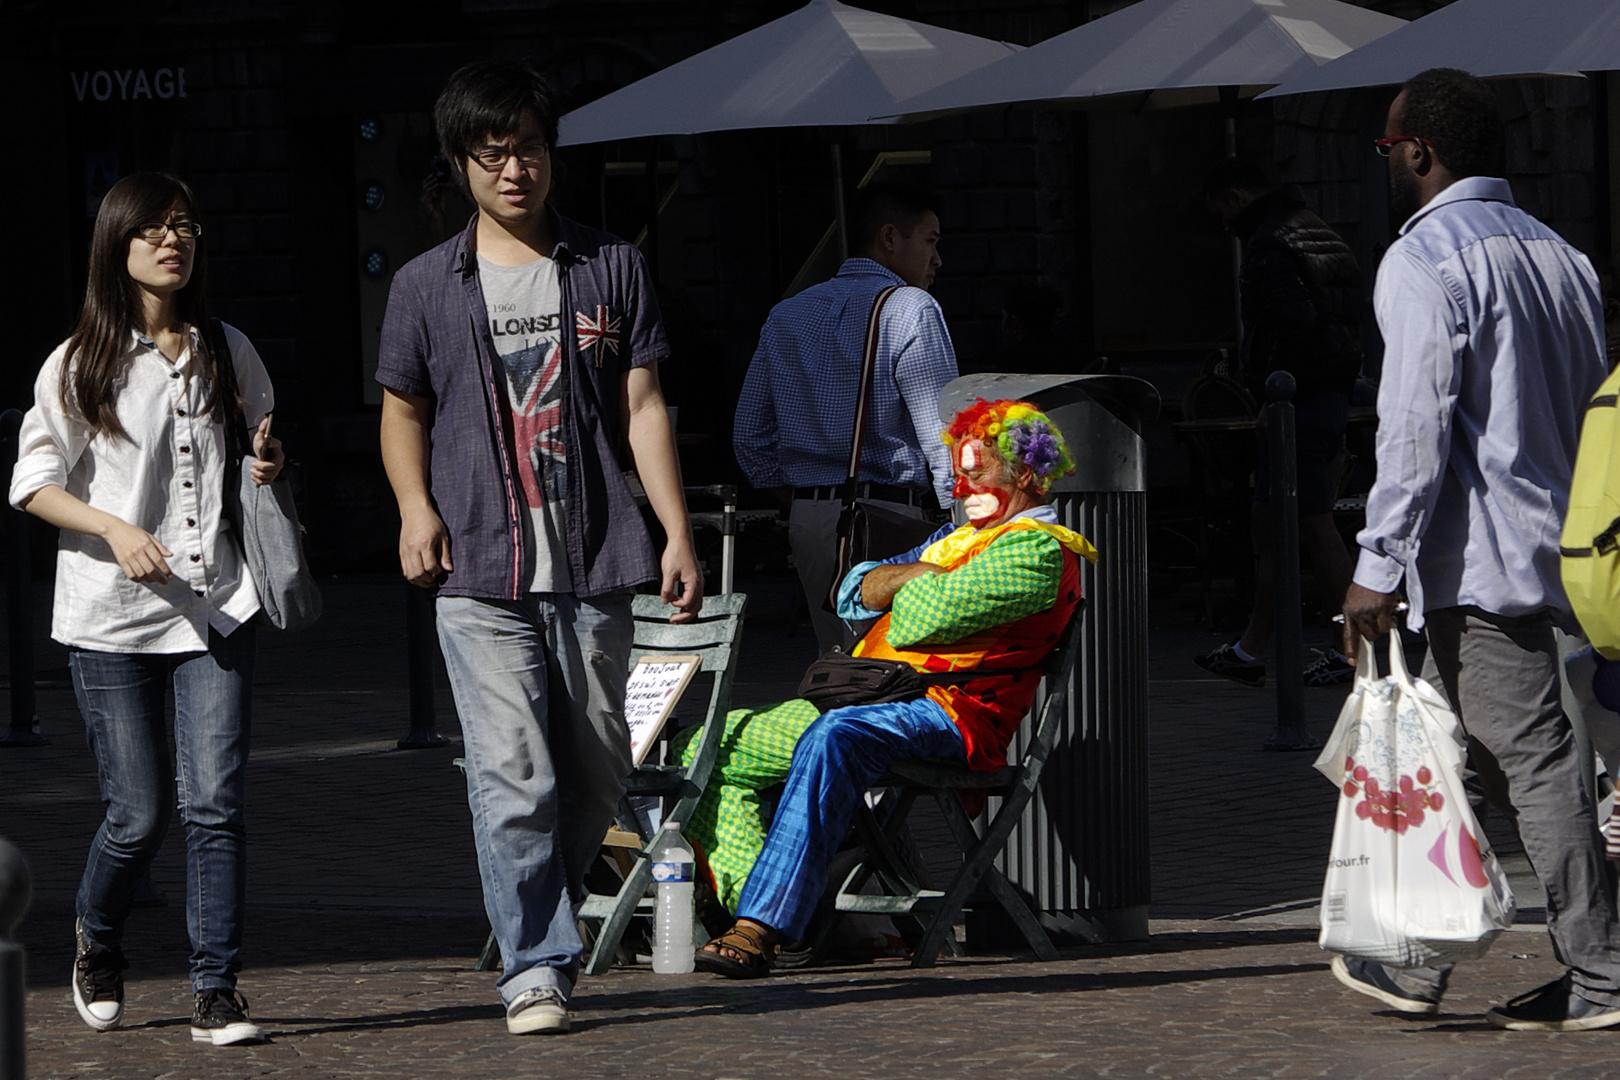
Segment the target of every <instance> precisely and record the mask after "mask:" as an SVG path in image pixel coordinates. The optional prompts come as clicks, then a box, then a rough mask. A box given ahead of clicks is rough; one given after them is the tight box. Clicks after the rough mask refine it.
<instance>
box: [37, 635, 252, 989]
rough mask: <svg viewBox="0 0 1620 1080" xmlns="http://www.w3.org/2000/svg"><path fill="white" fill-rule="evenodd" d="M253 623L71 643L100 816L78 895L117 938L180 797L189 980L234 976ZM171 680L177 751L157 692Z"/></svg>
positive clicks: (93, 929)
mask: <svg viewBox="0 0 1620 1080" xmlns="http://www.w3.org/2000/svg"><path fill="white" fill-rule="evenodd" d="M253 657H254V629H253V627H252V625H247V626H243V627H241V628H239V629H238V630H236V631H235V632H234V633H232V634H231V636H230V637H222V636H220V634H219V633H218V632H217V631H214V630H209V632H208V651H207V652H205V653H179V654H150V653H145V654H143V653H107V652H93V651H90V650H88V649H74V650H73V651H72V652H71V653H70V654H69V656H68V666H69V667H70V669H71V670H72V672H73V691H74V693H75V694H76V695H77V696H78V699H79V711H80V712H81V713H83V714H84V723H85V728H86V730H87V733H88V735H89V740H90V750H91V753H93V754H94V755H95V759H96V773H97V779H98V781H99V783H100V785H101V801H102V803H103V804H104V805H105V806H106V818H105V820H103V821H102V823H101V828H100V829H98V830H97V831H96V837H95V840H93V841H92V842H91V844H90V858H89V859H88V861H87V862H86V864H85V868H84V877H83V879H82V880H81V881H80V882H79V896H78V901H77V904H76V908H77V913H78V916H79V921H80V924H81V925H82V927H83V929H84V932H85V934H86V935H88V936H89V938H90V939H91V940H92V941H94V942H96V943H97V944H99V945H103V946H106V947H108V948H119V947H120V946H121V942H122V938H123V932H124V921H125V919H127V918H128V917H129V912H130V907H131V906H132V904H133V901H134V898H135V890H136V888H137V887H138V886H139V885H140V883H141V879H142V878H143V877H144V876H145V874H146V869H147V867H148V866H149V865H150V864H151V862H152V858H153V856H155V855H156V854H157V851H158V848H159V847H161V846H162V844H163V837H164V834H165V833H166V832H167V831H168V827H169V818H170V817H171V816H172V815H173V814H174V810H175V805H176V794H177V792H176V784H177V782H178V802H179V808H180V820H181V822H182V823H183V824H184V825H185V829H186V927H187V930H188V931H189V932H190V934H191V984H192V988H193V989H194V990H198V991H202V990H210V989H215V988H222V987H223V988H228V987H232V986H235V985H236V973H237V972H238V971H240V970H241V968H242V908H243V903H244V897H245V893H246V882H247V860H246V848H247V832H246V829H245V828H244V826H243V803H244V801H245V793H246V785H245V782H244V778H245V772H246V767H247V756H248V728H249V701H250V698H251V696H252V688H253ZM171 685H172V686H173V688H174V743H175V753H174V757H172V758H171V757H170V756H169V736H168V723H167V720H166V718H165V715H164V712H165V710H164V699H165V697H166V696H167V693H168V690H169V688H170V686H171Z"/></svg>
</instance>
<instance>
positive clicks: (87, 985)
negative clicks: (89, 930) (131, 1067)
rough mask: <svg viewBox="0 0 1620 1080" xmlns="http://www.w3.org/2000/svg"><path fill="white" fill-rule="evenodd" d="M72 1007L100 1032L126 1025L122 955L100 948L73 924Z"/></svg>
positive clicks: (115, 951)
mask: <svg viewBox="0 0 1620 1080" xmlns="http://www.w3.org/2000/svg"><path fill="white" fill-rule="evenodd" d="M73 936H74V939H75V947H74V950H73V1007H74V1008H75V1009H77V1010H78V1011H79V1019H81V1020H83V1021H84V1022H85V1023H86V1024H89V1025H90V1026H91V1027H92V1028H94V1029H96V1030H97V1031H111V1030H112V1029H113V1028H115V1027H117V1026H118V1025H119V1024H121V1023H123V1022H124V969H125V968H127V967H129V964H127V963H125V961H124V956H123V953H122V952H120V951H119V950H117V949H109V948H106V947H105V946H102V945H97V944H96V943H95V942H93V941H91V940H90V939H89V938H88V937H86V936H85V933H84V927H83V925H81V924H80V922H79V921H78V920H77V919H75V920H74V921H73Z"/></svg>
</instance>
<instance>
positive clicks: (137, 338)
mask: <svg viewBox="0 0 1620 1080" xmlns="http://www.w3.org/2000/svg"><path fill="white" fill-rule="evenodd" d="M129 336H130V339H131V344H130V348H132V349H133V348H146V349H154V350H155V349H156V348H157V342H155V341H153V340H152V339H151V338H149V337H147V336H146V333H145V332H144V331H141V330H133V329H132V330H130V332H129ZM186 336H187V337H189V338H190V339H191V343H192V344H193V345H195V344H196V343H197V328H196V327H195V326H188V327H186Z"/></svg>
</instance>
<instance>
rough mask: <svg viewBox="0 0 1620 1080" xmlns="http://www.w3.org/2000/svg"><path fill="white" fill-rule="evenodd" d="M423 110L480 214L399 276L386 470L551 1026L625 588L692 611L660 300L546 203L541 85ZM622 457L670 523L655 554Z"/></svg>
mask: <svg viewBox="0 0 1620 1080" xmlns="http://www.w3.org/2000/svg"><path fill="white" fill-rule="evenodd" d="M434 123H435V125H436V126H437V128H438V133H439V140H440V143H441V146H442V148H443V153H444V157H445V159H446V160H447V161H449V162H450V164H451V166H452V168H453V169H454V171H455V175H456V180H457V182H458V183H460V184H461V185H462V186H463V187H464V189H465V190H466V191H467V193H468V194H469V195H470V196H471V197H472V200H473V202H474V203H475V204H476V206H477V207H478V213H477V214H476V215H475V216H474V217H473V219H472V221H471V222H470V223H469V224H468V226H467V228H466V229H465V230H464V231H463V232H461V233H460V234H459V235H457V236H456V237H454V238H452V239H450V240H448V241H446V242H445V243H443V244H440V245H439V246H438V247H435V248H433V249H432V250H431V251H429V252H427V253H426V254H424V255H422V256H420V257H419V258H417V259H414V260H413V261H411V262H410V263H408V264H406V265H405V266H404V267H403V268H401V270H400V271H399V273H398V274H396V275H395V277H394V281H393V285H392V287H391V288H390V290H389V296H388V310H387V314H386V315H385V317H384V320H383V330H382V338H381V342H380V345H379V356H378V366H377V380H378V382H380V383H382V384H383V387H384V395H383V410H382V454H383V464H384V466H385V468H386V469H387V472H388V479H389V482H390V483H391V484H392V485H393V489H394V495H395V497H396V498H397V499H398V501H399V511H400V519H401V527H400V541H399V557H400V566H401V569H402V570H403V572H404V575H405V577H406V578H407V579H409V580H410V581H411V583H412V584H415V585H419V586H421V587H423V588H429V589H433V588H436V589H437V590H438V602H437V621H438V630H439V643H440V645H441V646H442V648H443V651H444V658H445V666H446V667H447V669H448V670H449V673H450V682H451V688H452V690H453V691H454V693H455V699H456V712H457V714H458V716H459V717H460V720H461V728H462V736H463V739H464V740H465V745H466V772H467V801H468V803H469V804H470V806H471V808H472V821H473V840H474V843H475V845H476V847H477V849H478V869H479V875H480V877H481V879H482V881H483V886H484V906H485V909H486V911H487V912H488V914H489V921H490V925H491V927H493V929H494V932H495V939H496V942H497V943H498V944H499V946H500V951H501V962H502V967H503V969H504V970H503V972H502V974H501V977H500V980H499V981H498V982H497V983H496V986H497V988H498V989H499V991H500V994H501V998H502V1000H503V1001H504V1002H505V1003H506V1025H507V1030H509V1031H510V1032H512V1033H513V1034H514V1035H524V1034H530V1033H544V1032H561V1031H567V1030H568V1025H569V1019H568V1010H567V1003H568V996H569V994H570V992H571V991H572V989H573V984H574V980H575V978H576V977H577V975H578V973H579V958H580V953H581V949H582V946H581V942H580V938H579V931H578V928H577V923H576V919H575V907H576V905H577V903H578V902H579V901H580V899H582V898H583V895H584V873H585V869H586V867H587V866H588V865H589V864H590V862H591V861H592V860H593V859H594V858H595V855H596V852H597V849H598V847H599V846H600V844H601V841H602V837H603V835H604V834H605V833H606V831H607V828H608V826H609V824H610V823H611V822H612V819H613V813H614V809H615V807H616V806H617V804H618V801H619V797H620V796H621V795H622V794H623V792H624V777H625V776H626V774H627V773H628V772H629V769H630V740H629V734H628V731H627V730H626V728H625V723H624V691H625V680H626V674H627V667H628V662H629V652H630V643H631V636H632V624H631V618H630V600H631V593H632V591H633V589H634V587H635V586H636V585H638V584H641V583H642V582H646V581H651V580H659V581H660V583H661V595H662V596H663V598H664V600H665V601H667V602H669V603H671V604H673V605H674V607H675V614H674V615H672V617H671V621H672V622H681V621H685V620H689V619H691V618H692V617H694V616H695V615H696V614H697V612H698V609H699V607H700V606H701V604H702V601H703V579H702V575H701V573H700V572H699V570H698V566H697V560H696V558H695V557H694V555H693V551H692V537H691V529H690V526H689V524H688V521H687V514H686V504H685V501H684V497H683V494H682V490H681V478H680V468H679V464H678V462H677V459H676V456H675V441H674V436H673V432H672V431H671V429H670V425H669V417H668V413H667V411H666V409H665V406H664V397H663V393H662V391H661V390H660V388H659V383H658V362H659V361H660V360H662V359H663V358H664V357H665V356H667V355H668V354H669V346H668V344H667V343H666V341H665V338H664V329H663V325H662V323H661V322H660V320H659V315H658V302H657V299H656V298H655V297H654V295H653V291H652V289H651V287H650V285H649V283H648V280H647V269H646V265H645V263H644V262H643V260H642V257H641V253H640V252H639V251H637V250H636V249H635V247H634V246H632V245H630V244H626V243H624V242H623V241H622V240H619V239H617V238H616V237H612V236H609V235H607V234H605V233H601V232H597V231H596V230H594V229H587V228H584V227H583V226H580V225H578V224H576V223H574V222H572V221H570V220H568V219H567V218H565V217H563V216H562V215H561V214H558V213H557V212H556V211H555V210H553V209H552V208H551V207H550V206H549V205H548V204H547V201H546V200H547V196H548V194H549V193H550V191H551V152H552V149H553V147H555V145H556V142H557V112H556V108H555V106H554V105H553V102H552V98H551V94H550V91H549V90H548V89H547V87H546V84H545V82H544V80H543V79H542V78H541V77H540V76H539V75H538V74H536V73H535V72H534V71H533V70H532V69H531V68H529V67H528V66H526V65H524V64H521V63H516V62H512V61H495V60H492V61H480V62H477V63H473V64H469V65H467V66H466V67H463V68H461V69H460V70H459V71H457V72H456V73H455V74H454V75H452V76H451V77H450V81H449V83H448V84H447V85H446V86H445V89H444V93H443V94H441V95H440V97H439V100H438V103H437V104H436V105H435V106H434ZM631 465H633V466H634V468H635V469H636V472H637V473H638V474H639V476H640V479H641V484H642V487H643V488H644V489H645V490H646V493H647V499H648V502H649V503H651V505H652V508H653V512H654V513H655V514H656V515H657V517H658V519H659V522H660V523H661V524H662V525H663V527H664V531H665V533H666V535H667V536H668V540H667V542H666V544H665V547H664V551H663V556H662V560H661V561H660V560H659V559H658V558H657V557H655V555H654V552H653V547H652V542H651V540H650V538H649V536H648V533H647V529H646V527H645V525H643V523H642V518H641V514H640V511H639V510H638V509H637V507H636V504H635V501H634V499H633V498H632V497H631V493H630V489H629V486H628V484H627V482H626V480H625V475H624V470H625V468H626V467H628V466H631Z"/></svg>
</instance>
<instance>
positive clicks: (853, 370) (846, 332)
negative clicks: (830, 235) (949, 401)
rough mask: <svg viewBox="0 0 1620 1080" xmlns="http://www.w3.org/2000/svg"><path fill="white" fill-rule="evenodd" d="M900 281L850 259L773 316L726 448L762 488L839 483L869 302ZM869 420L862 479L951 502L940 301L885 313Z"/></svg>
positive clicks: (913, 298)
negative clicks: (943, 408)
mask: <svg viewBox="0 0 1620 1080" xmlns="http://www.w3.org/2000/svg"><path fill="white" fill-rule="evenodd" d="M890 285H902V286H903V285H905V282H904V281H903V280H901V278H900V277H899V275H897V274H895V273H893V272H892V271H890V270H887V269H885V268H884V267H883V266H881V265H879V264H878V263H876V262H874V261H872V260H871V259H864V258H854V259H848V260H846V261H845V262H844V265H843V266H841V267H839V269H838V273H837V275H836V276H834V277H833V278H831V279H830V280H827V281H824V282H822V283H820V284H819V285H812V286H811V287H810V288H808V289H805V290H804V291H803V292H801V293H799V294H797V295H796V296H791V297H789V298H788V299H786V300H784V301H782V302H781V303H780V304H777V305H776V307H774V308H772V309H771V314H770V318H769V319H768V320H766V323H765V328H764V330H762V331H761V332H760V338H759V348H758V349H756V350H755V352H754V359H753V361H752V362H751V363H750V364H749V367H748V375H747V376H746V377H745V378H744V380H743V389H742V396H741V398H740V400H739V401H738V402H737V417H736V423H735V426H734V428H733V436H732V446H733V448H734V450H735V451H736V454H737V463H738V464H739V465H741V466H742V470H743V473H744V474H745V475H747V477H748V482H749V483H751V484H753V485H754V486H755V487H757V488H771V487H781V486H783V485H787V486H790V487H820V486H823V485H830V484H841V483H843V481H844V477H845V475H846V470H847V467H848V465H849V444H850V436H851V434H852V433H853V430H854V425H855V402H856V399H857V397H858V396H859V394H860V374H861V353H862V351H863V350H864V348H865V344H866V327H867V322H868V320H869V319H870V317H871V313H872V301H873V300H875V299H876V298H877V294H878V293H879V292H881V291H882V290H883V289H885V288H887V287H889V286H890ZM882 322H883V324H882V327H881V329H880V333H879V336H878V352H877V368H876V371H875V374H874V377H873V387H872V399H871V400H872V404H871V419H870V420H869V421H868V423H867V429H866V435H865V441H864V442H863V444H862V448H861V471H860V479H861V480H863V481H866V482H869V483H877V484H892V485H894V486H896V487H907V488H912V489H914V490H917V491H926V490H928V489H929V488H932V489H933V490H934V494H935V496H936V497H937V498H938V499H939V504H940V506H941V507H948V506H950V504H951V487H952V478H951V456H950V452H949V451H948V450H947V449H946V448H945V444H944V442H942V441H941V439H940V432H941V431H943V430H944V427H945V425H944V424H943V423H942V422H941V421H940V418H939V392H940V390H941V389H943V388H944V386H945V384H946V383H948V382H950V381H951V380H952V379H954V378H956V353H955V351H954V350H953V349H952V348H951V336H950V333H949V332H948V331H947V330H946V329H945V317H944V315H943V314H942V313H941V312H940V310H939V304H938V303H937V302H936V301H935V300H934V298H933V297H932V296H929V295H928V293H927V292H925V291H924V290H922V289H916V288H901V289H900V290H899V291H897V292H896V293H895V294H894V295H893V296H891V297H890V298H889V302H888V304H887V305H885V307H884V309H883V321H882Z"/></svg>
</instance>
